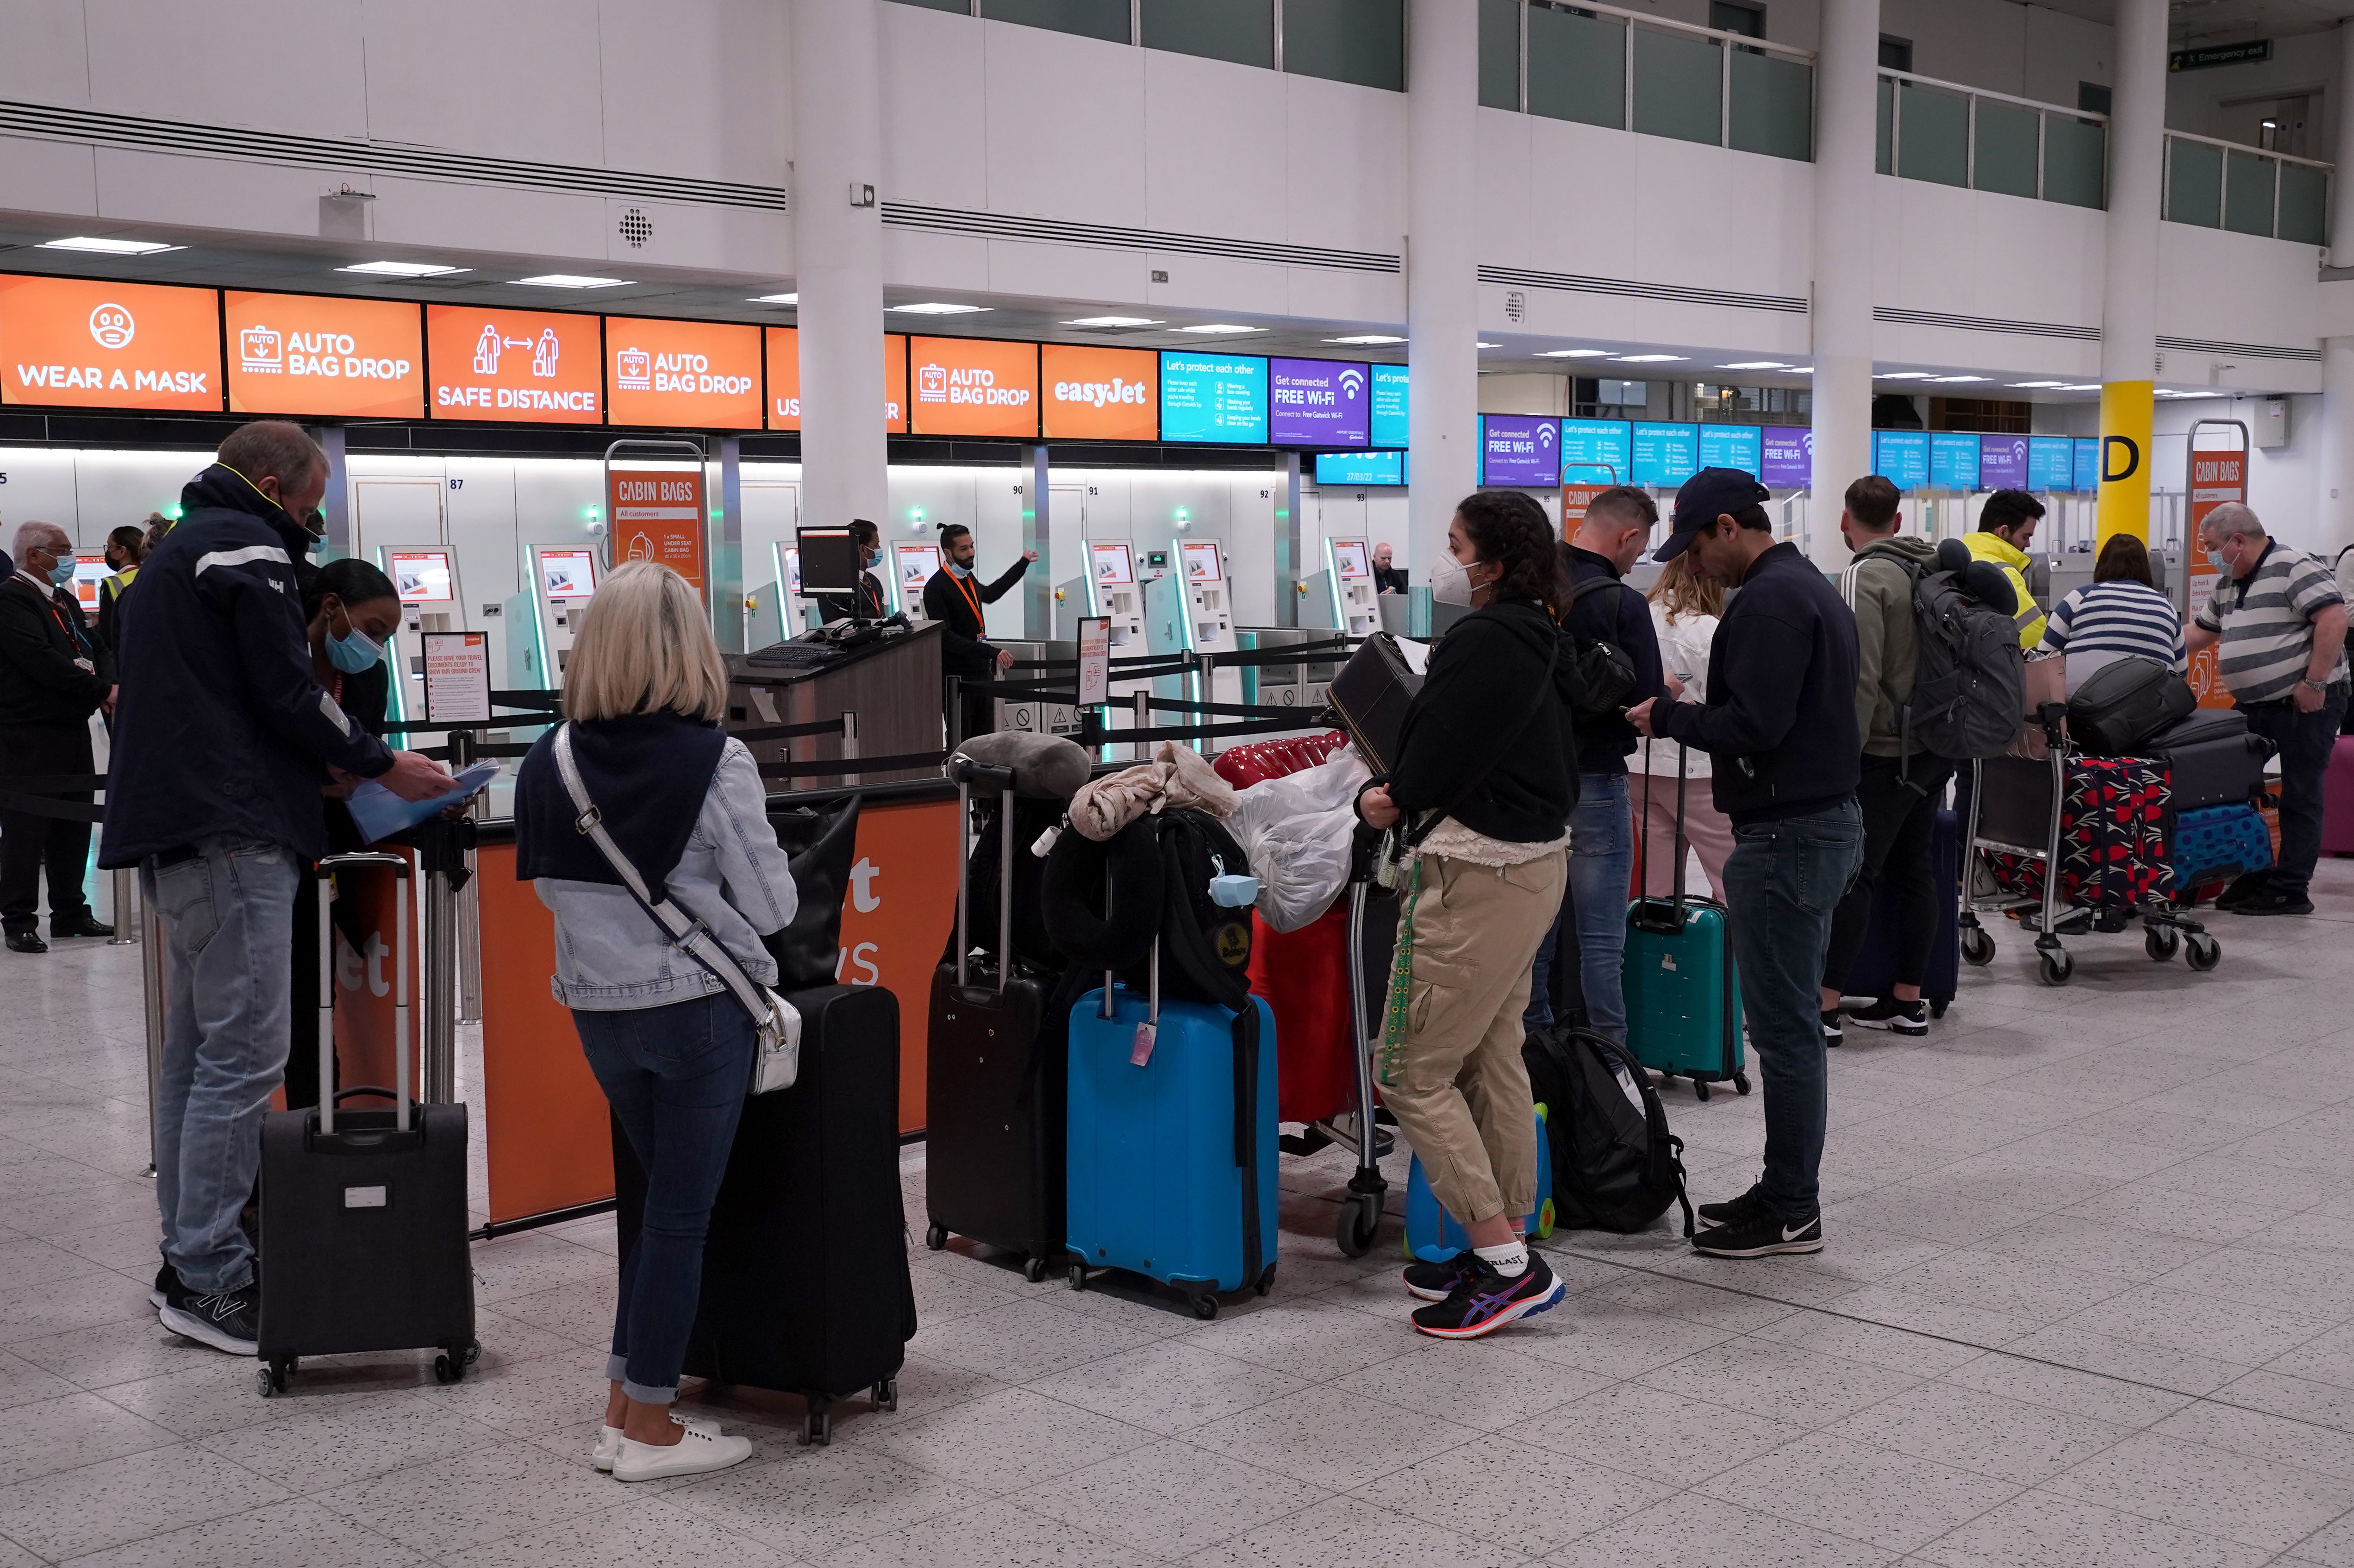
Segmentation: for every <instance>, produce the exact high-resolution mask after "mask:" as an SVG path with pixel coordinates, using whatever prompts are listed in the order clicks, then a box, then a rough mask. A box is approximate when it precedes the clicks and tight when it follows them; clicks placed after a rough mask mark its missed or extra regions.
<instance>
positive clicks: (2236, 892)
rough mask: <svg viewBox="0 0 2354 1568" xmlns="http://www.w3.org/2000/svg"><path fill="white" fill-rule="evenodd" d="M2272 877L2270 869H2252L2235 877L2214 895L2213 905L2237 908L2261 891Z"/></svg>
mask: <svg viewBox="0 0 2354 1568" xmlns="http://www.w3.org/2000/svg"><path fill="white" fill-rule="evenodd" d="M2272 879H2273V874H2272V873H2271V872H2270V871H2252V872H2250V873H2248V874H2246V875H2245V876H2241V877H2235V878H2233V879H2232V885H2231V886H2229V887H2227V888H2225V889H2223V891H2222V892H2221V893H2219V894H2217V895H2215V907H2216V908H2218V909H2237V908H2238V907H2239V906H2241V905H2243V904H2245V903H2246V902H2247V901H2248V900H2249V899H2251V898H2253V897H2254V896H2255V895H2257V894H2259V893H2262V892H2263V891H2264V887H2265V885H2267V884H2268V883H2270V882H2271V881H2272Z"/></svg>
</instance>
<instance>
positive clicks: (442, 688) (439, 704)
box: [424, 631, 491, 724]
mask: <svg viewBox="0 0 2354 1568" xmlns="http://www.w3.org/2000/svg"><path fill="white" fill-rule="evenodd" d="M424 637H425V720H426V722H427V723H428V724H478V723H481V722H482V721H484V720H487V719H488V718H489V717H490V716H491V639H490V635H489V633H487V632H482V631H428V632H426V633H425V634H424Z"/></svg>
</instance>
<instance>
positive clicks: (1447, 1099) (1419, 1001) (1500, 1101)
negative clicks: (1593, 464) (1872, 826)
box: [1357, 491, 1577, 1340]
mask: <svg viewBox="0 0 2354 1568" xmlns="http://www.w3.org/2000/svg"><path fill="white" fill-rule="evenodd" d="M1432 592H1433V593H1434V594H1435V595H1436V596H1437V597H1438V598H1439V599H1453V600H1455V601H1456V602H1464V601H1466V600H1468V602H1469V604H1470V605H1471V606H1472V612H1471V613H1470V614H1469V615H1468V616H1466V617H1464V618H1463V619H1462V620H1458V621H1457V622H1456V623H1455V625H1454V626H1453V627H1451V628H1450V629H1449V630H1447V635H1446V637H1445V638H1444V639H1443V640H1442V641H1439V642H1438V643H1437V646H1436V647H1434V648H1433V649H1432V651H1431V654H1430V664H1429V668H1428V671H1427V672H1426V675H1425V678H1424V681H1423V685H1422V690H1421V691H1420V692H1419V693H1417V694H1416V696H1415V699H1414V703H1413V705H1412V706H1411V707H1409V708H1408V709H1407V711H1406V716H1405V726H1404V728H1403V731H1402V733H1401V736H1400V739H1399V744H1398V760H1397V766H1396V768H1394V770H1393V771H1392V772H1391V773H1390V775H1389V776H1388V777H1387V778H1386V779H1379V780H1376V781H1375V782H1374V783H1373V785H1371V786H1370V787H1368V788H1367V789H1365V791H1364V792H1363V794H1361V795H1360V796H1359V797H1358V801H1357V809H1358V811H1359V812H1360V814H1361V815H1363V818H1364V820H1365V821H1367V822H1368V823H1369V824H1371V825H1372V826H1373V827H1376V828H1384V829H1386V828H1391V827H1397V828H1399V829H1400V830H1401V831H1402V832H1404V833H1405V839H1406V842H1407V843H1408V844H1410V845H1412V846H1413V847H1414V851H1415V859H1414V863H1413V866H1412V869H1411V870H1410V871H1409V872H1408V873H1407V880H1406V881H1405V883H1404V885H1402V887H1401V894H1402V897H1403V900H1404V907H1403V908H1402V909H1401V911H1400V914H1399V920H1398V953H1399V959H1398V966H1399V969H1400V970H1401V971H1402V972H1400V973H1398V974H1396V975H1394V976H1393V978H1392V981H1391V987H1390V1000H1389V1007H1388V1019H1387V1022H1386V1026H1385V1028H1384V1035H1383V1043H1382V1054H1381V1065H1380V1071H1381V1083H1382V1094H1383V1097H1384V1100H1385V1101H1386V1103H1387V1104H1388V1105H1389V1107H1390V1109H1391V1110H1392V1111H1393V1112H1394V1113H1395V1115H1396V1117H1397V1119H1398V1125H1399V1127H1401V1128H1404V1129H1405V1135H1406V1138H1407V1139H1408V1141H1410V1142H1411V1143H1412V1144H1413V1145H1414V1148H1415V1152H1416V1154H1418V1155H1420V1156H1421V1158H1422V1163H1423V1168H1424V1170H1425V1171H1426V1172H1427V1173H1428V1174H1429V1178H1430V1185H1431V1191H1432V1192H1434V1193H1435V1194H1436V1195H1437V1198H1438V1201H1439V1202H1441V1203H1443V1204H1445V1205H1446V1208H1447V1213H1450V1214H1452V1215H1453V1216H1454V1217H1455V1219H1456V1220H1457V1221H1458V1223H1459V1224H1462V1226H1463V1228H1464V1230H1465V1231H1466V1232H1467V1233H1469V1235H1470V1238H1471V1243H1472V1246H1471V1250H1469V1251H1468V1252H1465V1253H1463V1254H1461V1255H1459V1256H1458V1257H1455V1258H1453V1259H1450V1260H1448V1261H1447V1262H1444V1263H1418V1264H1416V1265H1414V1266H1410V1267H1409V1268H1407V1270H1406V1271H1405V1284H1406V1288H1407V1290H1409V1291H1410V1292H1412V1293H1413V1294H1414V1295H1416V1296H1417V1297H1419V1298H1422V1299H1423V1300H1425V1301H1427V1302H1430V1303H1432V1305H1430V1306H1427V1307H1423V1308H1418V1309H1417V1310H1416V1312H1415V1314H1414V1326H1415V1327H1416V1329H1418V1330H1421V1331H1422V1332H1423V1333H1426V1334H1430V1335H1433V1336H1435V1337H1437V1338H1440V1339H1449V1340H1470V1339H1477V1338H1479V1337H1480V1336H1481V1335H1484V1334H1489V1333H1492V1332H1494V1331H1495V1330H1498V1329H1500V1328H1502V1327H1503V1326H1504V1325H1505V1324H1506V1323H1509V1322H1511V1321H1513V1320H1514V1319H1519V1318H1523V1317H1526V1316H1528V1315H1530V1314H1531V1313H1534V1312H1542V1311H1543V1310H1545V1309H1546V1308H1549V1307H1551V1306H1553V1304H1554V1303H1555V1302H1556V1301H1558V1300H1560V1299H1561V1296H1562V1286H1561V1282H1560V1281H1559V1280H1557V1279H1555V1278H1554V1277H1553V1271H1552V1270H1551V1269H1550V1268H1548V1267H1547V1266H1545V1262H1544V1260H1543V1258H1541V1257H1538V1256H1537V1255H1535V1254H1533V1253H1532V1252H1531V1251H1529V1250H1528V1248H1527V1247H1526V1246H1525V1245H1523V1244H1522V1239H1521V1233H1522V1221H1523V1219H1524V1218H1525V1216H1527V1215H1528V1214H1529V1213H1532V1212H1533V1211H1534V1210H1535V1208H1536V1207H1537V1205H1538V1203H1539V1202H1542V1201H1543V1195H1542V1194H1541V1193H1539V1192H1537V1191H1536V1167H1537V1149H1536V1126H1535V1119H1534V1117H1533V1115H1532V1111H1531V1101H1530V1095H1529V1074H1528V1068H1527V1066H1526V1065H1525V1064H1524V1063H1523V1062H1522V1057H1521V1042H1522V1029H1521V1011H1522V1008H1524V1007H1525V1006H1526V1005H1527V1004H1528V1000H1529V964H1530V960H1531V959H1533V958H1534V957H1535V956H1536V950H1537V944H1538V943H1539V942H1540V941H1542V940H1543V937H1544V934H1545V932H1546V930H1547V929H1548V928H1549V927H1551V926H1552V924H1553V916H1554V915H1555V913H1557V912H1558V911H1559V909H1560V908H1561V896H1562V887H1563V885H1564V880H1565V879H1566V877H1567V874H1568V861H1567V856H1568V844H1569V838H1568V834H1567V833H1566V832H1564V829H1563V826H1562V824H1563V823H1564V822H1565V821H1568V820H1569V810H1570V808H1571V807H1572V806H1574V805H1575V804H1576V803H1577V756H1576V752H1575V747H1573V746H1572V744H1571V739H1570V713H1571V710H1572V709H1573V708H1574V706H1575V699H1576V694H1577V683H1576V675H1575V667H1574V664H1573V660H1572V654H1571V650H1570V649H1569V647H1568V646H1567V645H1566V639H1565V637H1564V634H1563V633H1562V631H1561V630H1560V627H1559V621H1560V618H1561V616H1562V615H1563V614H1564V611H1565V610H1566V609H1567V607H1568V601H1569V585H1568V582H1567V580H1566V579H1565V578H1564V577H1563V576H1562V575H1561V567H1560V562H1559V558H1558V556H1556V555H1555V553H1554V549H1553V525H1552V524H1551V523H1549V522H1548V521H1547V520H1546V518H1545V514H1544V509H1543V507H1541V506H1539V505H1538V504H1537V503H1535V502H1534V501H1533V500H1532V499H1530V498H1529V497H1528V496H1526V495H1523V494H1521V493H1517V492H1511V491H1492V492H1482V493H1478V494H1474V495H1470V496H1468V497H1466V498H1465V499H1464V501H1463V503H1461V504H1460V505H1459V506H1458V507H1457V508H1456V512H1455V516H1454V519H1453V520H1452V521H1451V522H1449V523H1448V524H1447V555H1446V556H1445V557H1444V558H1443V559H1442V560H1441V561H1440V563H1439V568H1438V570H1437V572H1436V573H1434V574H1433V587H1432Z"/></svg>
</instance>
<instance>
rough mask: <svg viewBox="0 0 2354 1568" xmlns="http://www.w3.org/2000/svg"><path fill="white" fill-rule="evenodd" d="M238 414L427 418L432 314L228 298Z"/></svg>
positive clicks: (315, 301)
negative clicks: (429, 321)
mask: <svg viewBox="0 0 2354 1568" xmlns="http://www.w3.org/2000/svg"><path fill="white" fill-rule="evenodd" d="M221 308H222V311H223V313H224V314H223V317H222V327H223V335H224V336H225V337H226V338H227V340H228V411H229V412H230V413H232V414H314V415H320V416H323V417H325V418H355V419H421V418H425V314H424V312H422V311H420V310H419V308H418V307H417V306H415V305H412V304H406V303H403V302H399V301H396V300H333V299H322V298H320V297H318V296H316V295H313V294H249V293H242V292H239V291H235V290H232V291H229V292H228V293H227V294H224V295H223V296H222V297H221Z"/></svg>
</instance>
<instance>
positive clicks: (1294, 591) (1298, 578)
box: [1268, 452, 1446, 626]
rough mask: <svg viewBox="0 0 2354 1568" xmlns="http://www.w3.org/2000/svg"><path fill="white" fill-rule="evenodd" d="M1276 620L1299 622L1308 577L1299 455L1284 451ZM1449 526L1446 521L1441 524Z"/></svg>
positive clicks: (1278, 475)
mask: <svg viewBox="0 0 2354 1568" xmlns="http://www.w3.org/2000/svg"><path fill="white" fill-rule="evenodd" d="M1268 488H1270V489H1271V490H1273V491H1274V492H1275V623H1276V624H1277V625H1278V626H1297V625H1299V599H1300V595H1299V585H1300V584H1301V583H1302V582H1303V581H1305V580H1306V578H1307V576H1308V569H1307V567H1306V566H1305V565H1304V564H1303V563H1302V562H1301V560H1300V548H1301V540H1300V536H1299V453H1298V452H1286V453H1284V454H1283V466H1282V467H1281V468H1279V469H1278V470H1276V471H1275V483H1274V484H1272V485H1271V486H1269V487H1268ZM1439 526H1440V527H1442V528H1443V527H1445V526H1446V524H1443V523H1442V524H1439Z"/></svg>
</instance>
